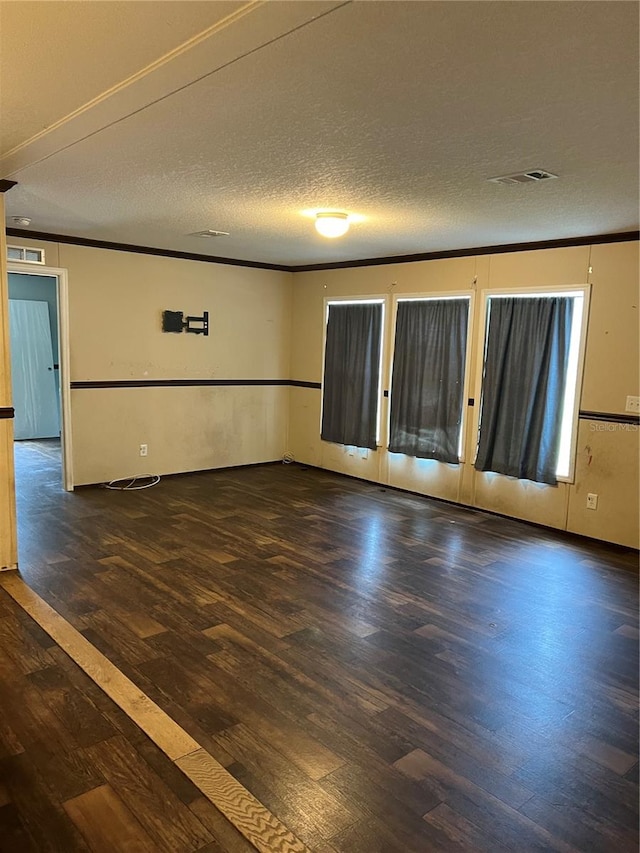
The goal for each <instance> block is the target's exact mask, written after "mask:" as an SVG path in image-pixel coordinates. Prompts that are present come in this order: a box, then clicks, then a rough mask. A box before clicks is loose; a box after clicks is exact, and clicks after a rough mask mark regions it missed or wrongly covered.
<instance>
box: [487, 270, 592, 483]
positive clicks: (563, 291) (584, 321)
mask: <svg viewBox="0 0 640 853" xmlns="http://www.w3.org/2000/svg"><path fill="white" fill-rule="evenodd" d="M576 295H581V296H582V297H583V300H584V301H583V305H582V318H581V325H580V342H579V346H578V365H577V371H576V381H575V388H574V400H573V411H572V420H571V446H570V450H569V472H568V474H566V475H562V476H557V475H556V476H557V480H558V482H559V483H574V482H575V469H576V447H577V443H578V426H579V414H580V398H581V396H582V382H583V378H584V361H585V352H586V345H587V326H588V325H589V303H590V300H591V285H590V284H587V283H585V284H571V285H566V286H561V287H557V286H551V285H547V286H543V287H501V288H491V289H487V290H483V291H482V292H481V305H482V312H481V316H480V329H479V337H478V364H477V366H476V392H475V401H476V406H475V409H476V415H475V446H474V452H473V461H474V462H475V459H476V456H477V454H478V442H479V440H480V416H481V414H482V412H481V407H482V377H483V375H484V362H485V356H486V346H487V341H486V331H487V329H486V326H487V303H488V300H489V299H491V298H493V297H497V298H500V297H504V298H509V297H511V298H514V299H517V298H527V297H529V298H530V297H536V296H540V297H551V296H576Z"/></svg>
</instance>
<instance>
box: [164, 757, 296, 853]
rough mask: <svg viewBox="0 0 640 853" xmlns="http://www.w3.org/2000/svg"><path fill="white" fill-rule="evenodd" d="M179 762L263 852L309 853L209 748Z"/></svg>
mask: <svg viewBox="0 0 640 853" xmlns="http://www.w3.org/2000/svg"><path fill="white" fill-rule="evenodd" d="M176 765H177V766H178V767H179V768H180V769H181V770H182V772H183V773H185V774H186V775H187V776H188V777H189V779H191V781H192V782H193V783H194V784H195V785H197V786H198V788H200V790H201V791H202V793H203V794H204V795H205V796H206V797H207V798H208V799H209V800H211V802H212V803H214V804H215V805H216V806H217V807H218V808H219V809H220V811H221V812H222V813H223V814H224V815H225V816H226V817H227V818H228V819H229V820H230V821H231V823H233V825H234V826H236V827H237V828H238V829H239V830H240V832H241V833H242V834H243V835H244V836H245V838H247V839H249V841H251V843H252V844H253V845H254V846H255V847H256V848H257V849H258V850H260V851H261V853H308V848H307V847H306V846H305V845H304V844H303V843H302V842H301V841H299V840H298V839H297V838H296V837H295V835H293V833H292V832H290V831H289V830H288V829H287V828H286V826H284V824H282V823H281V822H280V821H279V820H278V819H277V818H276V817H274V816H273V815H272V814H271V812H269V811H268V810H267V809H266V808H265V807H264V806H263V805H262V803H260V802H258V800H256V798H255V797H254V796H253V795H252V794H250V793H249V791H247V789H246V788H245V787H244V786H243V785H241V784H240V783H239V782H238V781H237V780H236V779H234V777H233V776H232V775H231V774H230V773H229V772H228V771H227V770H225V769H224V767H222V765H221V764H218V762H217V761H216V760H215V759H214V758H213V757H212V756H211V755H209V753H208V752H207V751H206V750H205V749H198V750H197V751H196V752H193V753H191V755H185V756H183V757H182V758H179V759H178V760H177V761H176Z"/></svg>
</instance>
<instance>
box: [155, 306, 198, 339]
mask: <svg viewBox="0 0 640 853" xmlns="http://www.w3.org/2000/svg"><path fill="white" fill-rule="evenodd" d="M162 331H163V332H191V334H192V335H204V336H205V337H207V336H208V335H209V312H208V311H203V313H202V317H185V316H184V314H183V313H182V311H163V312H162Z"/></svg>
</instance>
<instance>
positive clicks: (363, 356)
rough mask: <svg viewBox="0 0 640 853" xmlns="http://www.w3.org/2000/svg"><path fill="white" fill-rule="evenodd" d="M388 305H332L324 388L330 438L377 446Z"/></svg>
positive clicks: (324, 424)
mask: <svg viewBox="0 0 640 853" xmlns="http://www.w3.org/2000/svg"><path fill="white" fill-rule="evenodd" d="M381 330H382V305H381V304H371V303H369V304H367V303H364V304H362V305H329V318H328V321H327V343H326V349H325V360H324V382H323V386H322V433H321V436H322V438H323V439H324V440H325V441H335V442H336V443H338V444H352V445H354V446H355V447H369V448H371V450H375V449H376V426H377V416H378V392H379V383H380V378H379V371H380V333H381Z"/></svg>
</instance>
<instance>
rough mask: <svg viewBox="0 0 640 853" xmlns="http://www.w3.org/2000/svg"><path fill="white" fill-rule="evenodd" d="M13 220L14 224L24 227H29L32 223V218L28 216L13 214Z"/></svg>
mask: <svg viewBox="0 0 640 853" xmlns="http://www.w3.org/2000/svg"><path fill="white" fill-rule="evenodd" d="M11 221H12V222H13V224H14V225H20V226H21V227H22V228H28V227H29V225H31V220H30V219H29V217H28V216H12V217H11Z"/></svg>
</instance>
